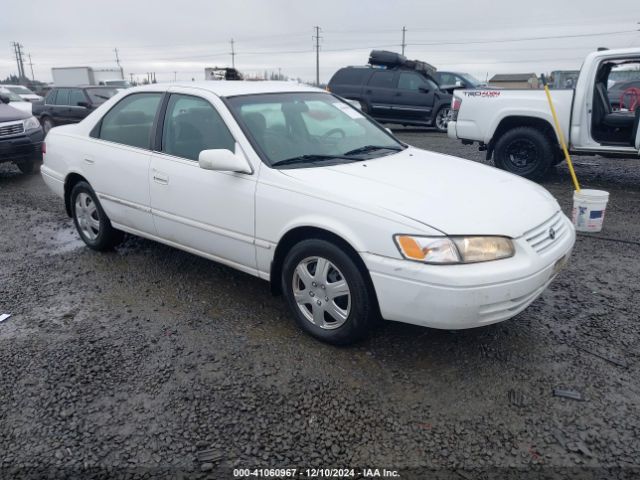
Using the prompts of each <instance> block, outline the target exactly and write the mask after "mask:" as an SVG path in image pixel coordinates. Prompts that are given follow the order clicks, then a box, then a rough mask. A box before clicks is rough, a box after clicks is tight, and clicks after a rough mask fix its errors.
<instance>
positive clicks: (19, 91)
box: [5, 87, 34, 95]
mask: <svg viewBox="0 0 640 480" xmlns="http://www.w3.org/2000/svg"><path fill="white" fill-rule="evenodd" d="M5 88H6V89H7V90H11V91H12V92H13V93H17V94H18V95H33V94H34V93H33V92H32V91H31V90H29V89H28V88H26V87H5Z"/></svg>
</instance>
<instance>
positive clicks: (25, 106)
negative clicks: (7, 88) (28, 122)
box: [9, 102, 33, 114]
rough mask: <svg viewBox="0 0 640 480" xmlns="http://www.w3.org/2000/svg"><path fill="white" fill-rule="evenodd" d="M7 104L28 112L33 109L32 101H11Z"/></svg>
mask: <svg viewBox="0 0 640 480" xmlns="http://www.w3.org/2000/svg"><path fill="white" fill-rule="evenodd" d="M9 106H11V107H13V108H15V109H18V110H22V111H23V112H27V113H29V114H31V112H32V111H33V103H31V102H11V103H9Z"/></svg>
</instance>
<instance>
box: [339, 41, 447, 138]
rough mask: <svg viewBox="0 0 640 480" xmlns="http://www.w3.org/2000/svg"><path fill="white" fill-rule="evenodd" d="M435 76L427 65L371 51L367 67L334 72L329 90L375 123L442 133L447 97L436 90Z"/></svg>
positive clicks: (391, 53)
mask: <svg viewBox="0 0 640 480" xmlns="http://www.w3.org/2000/svg"><path fill="white" fill-rule="evenodd" d="M435 72H436V69H435V68H434V67H432V66H431V65H429V64H428V63H425V62H420V61H416V60H407V59H406V57H404V56H403V55H400V54H398V53H394V52H386V51H383V50H374V51H372V52H371V55H370V57H369V65H367V66H364V67H345V68H341V69H340V70H338V71H337V72H336V73H335V75H333V77H332V78H331V80H330V81H329V90H330V91H331V92H333V93H335V94H336V95H340V96H341V97H343V98H346V99H349V100H355V101H357V102H359V104H360V109H361V110H362V111H363V112H365V113H367V114H369V115H370V116H372V117H373V118H375V119H376V120H378V121H379V122H383V123H399V124H401V125H417V126H435V127H436V128H437V129H438V130H439V131H441V132H446V130H447V121H448V119H449V110H450V107H451V94H449V93H447V92H446V91H444V90H441V89H440V87H439V86H438V83H437V82H436V81H435V80H434V78H433V75H434V74H435Z"/></svg>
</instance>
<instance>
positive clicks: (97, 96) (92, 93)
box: [87, 88, 119, 104]
mask: <svg viewBox="0 0 640 480" xmlns="http://www.w3.org/2000/svg"><path fill="white" fill-rule="evenodd" d="M118 91H119V90H118V89H117V88H87V95H89V98H90V99H91V103H93V104H98V103H104V102H106V101H107V100H109V99H110V98H111V97H113V96H114V95H115V94H116V93H118Z"/></svg>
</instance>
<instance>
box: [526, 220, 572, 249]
mask: <svg viewBox="0 0 640 480" xmlns="http://www.w3.org/2000/svg"><path fill="white" fill-rule="evenodd" d="M568 233H569V227H568V226H567V222H566V221H565V219H564V215H563V214H562V212H560V211H558V212H556V213H555V214H554V215H553V216H552V217H551V218H550V219H549V220H547V221H545V222H544V223H543V224H542V225H539V226H537V227H536V228H533V229H531V230H529V231H528V232H525V234H524V238H525V239H526V241H527V243H528V244H529V245H530V246H531V248H533V249H534V250H535V251H536V252H538V253H544V252H545V251H546V250H548V249H549V248H551V247H552V246H553V245H554V244H555V243H556V242H558V241H559V240H561V239H562V238H564V236H565V235H567V234H568Z"/></svg>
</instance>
